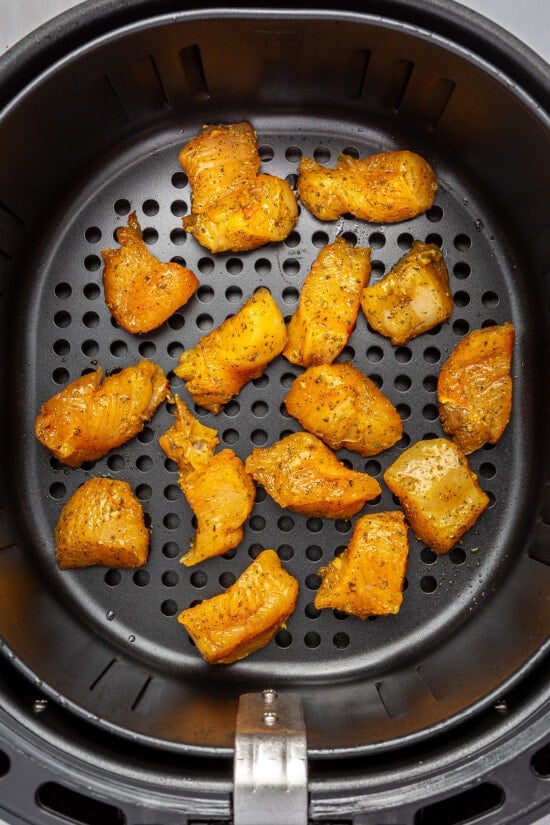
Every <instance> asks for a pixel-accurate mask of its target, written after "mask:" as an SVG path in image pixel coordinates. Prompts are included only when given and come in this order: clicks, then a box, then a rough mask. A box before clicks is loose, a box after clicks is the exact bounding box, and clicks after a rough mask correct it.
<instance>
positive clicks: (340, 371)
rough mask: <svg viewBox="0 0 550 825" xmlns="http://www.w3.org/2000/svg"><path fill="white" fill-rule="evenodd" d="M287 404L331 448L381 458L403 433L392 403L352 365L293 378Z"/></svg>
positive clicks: (320, 368)
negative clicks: (381, 454) (379, 455)
mask: <svg viewBox="0 0 550 825" xmlns="http://www.w3.org/2000/svg"><path fill="white" fill-rule="evenodd" d="M285 405H286V408H287V410H288V412H289V413H290V415H292V416H294V418H296V419H298V421H299V422H300V424H301V425H302V427H303V428H304V430H307V431H308V432H310V433H313V434H314V435H316V436H317V437H318V438H320V439H321V440H322V441H324V442H325V444H328V446H329V447H330V448H331V449H332V450H340V449H341V448H342V447H345V448H346V449H348V450H353V451H354V452H356V453H359V455H363V456H369V455H376V454H377V453H381V452H382V451H383V450H387V449H388V448H389V447H392V446H393V445H394V444H395V443H396V442H397V441H399V439H400V438H401V436H402V434H403V424H402V422H401V418H400V417H399V413H398V412H397V410H396V409H395V407H394V406H393V404H392V403H391V401H390V400H389V399H388V398H386V396H385V395H384V394H383V393H382V392H380V390H379V389H378V387H377V386H376V384H374V383H373V382H372V381H371V380H370V378H368V377H367V376H366V375H365V374H364V373H363V372H361V371H360V370H358V369H357V367H355V366H354V365H353V364H351V363H350V362H345V363H339V364H324V365H321V366H318V367H309V368H308V369H307V370H306V371H305V372H304V373H302V375H299V376H298V377H297V378H296V379H295V380H294V383H293V385H292V387H291V388H290V390H289V392H288V395H287V397H286V399H285Z"/></svg>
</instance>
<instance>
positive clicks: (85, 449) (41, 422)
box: [34, 360, 168, 467]
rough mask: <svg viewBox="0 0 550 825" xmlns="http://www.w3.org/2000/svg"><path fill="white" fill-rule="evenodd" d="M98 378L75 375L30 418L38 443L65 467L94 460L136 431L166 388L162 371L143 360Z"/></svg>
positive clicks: (89, 375) (166, 383)
mask: <svg viewBox="0 0 550 825" xmlns="http://www.w3.org/2000/svg"><path fill="white" fill-rule="evenodd" d="M101 379H102V370H101V369H99V370H96V371H95V372H91V373H88V374H86V375H83V376H82V378H77V380H76V381H73V382H72V383H71V384H69V385H68V386H67V387H65V389H63V390H61V391H60V392H58V393H57V394H56V395H54V396H52V398H50V399H49V400H48V401H46V402H45V403H44V404H43V405H42V409H41V410H40V413H39V414H38V416H37V418H36V421H35V425H34V431H35V434H36V437H37V438H38V440H39V441H40V443H41V444H43V445H44V447H47V448H48V450H50V451H51V452H52V453H53V454H54V456H55V457H56V458H57V459H59V461H62V462H63V463H64V464H68V465H69V467H79V466H80V465H81V464H82V463H83V462H84V461H96V460H97V459H98V458H101V457H102V456H104V455H106V454H107V453H108V452H109V450H112V449H113V448H114V447H118V446H120V445H121V444H124V443H125V442H126V441H129V440H130V439H131V438H133V437H134V436H135V435H137V434H138V433H139V432H141V430H142V429H143V427H144V425H145V422H146V421H149V419H150V418H152V416H153V414H154V412H155V410H156V409H157V407H158V405H159V404H160V403H161V402H162V401H163V400H164V399H165V398H166V395H167V392H168V381H167V380H166V376H165V375H164V373H163V371H162V370H161V369H160V367H158V366H157V365H156V364H152V363H151V362H150V361H145V360H142V361H140V362H139V363H138V364H135V365H134V366H131V367H126V368H125V369H123V370H121V372H118V373H114V374H113V375H110V376H109V377H108V378H106V379H105V380H104V381H103V382H102V380H101Z"/></svg>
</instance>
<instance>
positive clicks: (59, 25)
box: [3, 2, 548, 752]
mask: <svg viewBox="0 0 550 825" xmlns="http://www.w3.org/2000/svg"><path fill="white" fill-rule="evenodd" d="M150 5H151V4H148V3H132V4H130V5H129V6H128V7H127V8H126V7H123V8H122V9H121V7H120V5H118V4H117V6H116V8H115V4H113V3H110V2H109V3H90V4H88V3H86V4H84V5H83V7H81V8H79V9H78V15H76V11H77V10H74V12H69V13H67V14H66V15H64V16H62V17H60V18H59V19H58V20H57V21H54V22H53V23H51V24H48V25H47V26H46V27H44V29H43V30H42V31H41V32H40V33H39V35H38V36H39V37H42V36H46V35H47V32H48V30H49V31H51V30H52V29H55V31H56V35H59V36H56V41H55V46H48V49H51V48H56V49H58V48H59V46H60V43H61V42H63V43H65V44H67V45H69V44H70V47H71V48H72V47H73V46H74V45H76V41H77V40H78V39H81V38H82V33H88V32H89V30H90V29H88V28H87V26H86V25H84V26H83V25H82V23H83V21H84V20H85V19H86V17H87V15H88V14H90V20H89V21H88V26H90V27H92V25H95V32H94V33H95V34H98V35H99V34H100V31H99V29H100V27H101V28H102V29H103V30H109V29H110V27H111V26H112V25H113V23H114V22H115V21H119V20H120V21H121V20H122V17H123V16H126V14H128V15H129V14H130V13H131V14H132V16H133V17H134V18H135V17H137V16H138V15H140V16H141V15H142V14H143V15H144V16H145V15H146V14H147V12H148V10H149V7H150ZM160 5H161V4H156V5H155V6H154V11H155V16H157V15H158V14H159V12H160V8H159V6H160ZM173 5H174V4H169V3H168V4H167V3H164V4H162V9H163V10H164V13H165V14H167V13H169V11H173V10H174V9H173ZM381 5H382V6H384V7H385V9H386V10H387V6H388V5H390V4H381ZM391 8H392V10H398V11H399V12H400V13H402V14H403V16H404V17H405V12H406V10H407V9H410V5H409V4H401V3H395V4H391ZM250 10H251V11H252V12H253V11H254V7H251V9H250ZM350 11H355V9H350ZM369 11H370V10H369ZM431 11H433V13H434V15H435V17H437V19H438V22H440V23H441V24H444V27H445V29H446V32H445V33H446V34H447V33H448V30H449V29H450V28H454V29H455V30H456V28H457V27H458V26H460V25H464V26H465V27H466V29H467V31H468V32H469V34H470V35H472V31H471V26H472V23H473V21H476V22H477V20H478V18H477V16H476V15H472V14H470V13H468V12H466V11H465V10H462V9H460V10H458V8H457V7H455V6H454V4H450V3H441V2H438V3H433V9H432V10H431ZM241 12H242V7H240V8H239V10H238V13H241ZM204 13H205V14H206V15H207V16H208V14H210V10H208V11H205V12H204ZM278 13H279V12H278V11H277V10H274V11H273V12H272V14H273V15H274V16H276V15H277V14H278ZM284 13H285V12H283V11H281V14H284ZM311 13H312V15H313V14H314V12H313V11H312V12H311ZM425 13H426V12H424V11H423V14H425ZM217 14H222V15H224V16H225V15H227V16H229V15H231V14H232V11H231V10H229V9H226V8H220V9H219V11H217V10H215V9H214V8H213V9H212V16H213V17H214V16H216V15H217ZM292 14H299V12H297V11H295V10H293V12H292ZM407 14H408V12H407ZM98 15H99V20H98V19H97V16H98ZM322 15H323V12H317V14H315V16H316V17H322ZM75 16H76V19H75ZM92 20H93V21H95V23H94V24H92ZM124 22H125V24H127V23H128V21H127V20H125V21H124ZM103 27H104V28H103ZM492 29H493V27H490V26H486V25H485V24H484V23H483V24H482V25H481V28H480V26H478V31H488V30H491V31H492ZM60 32H61V34H60ZM494 34H495V32H494V31H493V35H494ZM497 34H498V37H496V38H493V39H492V41H491V42H492V47H491V51H492V52H493V53H495V54H496V53H500V54H502V55H506V64H507V68H510V66H511V64H510V52H509V50H508V49H507V48H505V47H506V46H508V45H510V44H509V41H512V42H513V44H514V45H517V41H515V40H514V39H513V38H510V37H509V36H507V37H503V36H501V34H500V32H498V33H497ZM34 37H35V36H34V35H31V36H30V37H29V38H27V39H26V41H25V42H24V43H22V44H20V46H19V47H16V53H15V56H13V55H12V56H11V57H10V55H9V54H8V58H10V60H11V65H10V60H8V65H7V69H6V68H5V66H4V67H3V68H5V71H6V76H7V78H8V87H9V85H10V83H11V84H17V83H18V82H21V83H24V73H25V71H28V66H29V63H34V65H35V66H37V65H38V63H39V62H40V61H41V60H44V61H46V62H47V59H48V58H47V56H46V55H43V53H42V50H41V48H40V47H39V46H38V44H37V42H36V40H34ZM478 38H479V35H478V34H477V33H476V35H475V39H476V40H477V39H478ZM495 43H497V45H496V46H495ZM501 44H502V50H501V48H500V47H501ZM26 48H28V49H29V51H30V58H29V63H27V64H26V66H25V69H23V70H21V68H20V67H19V69H18V68H17V67H16V66H15V63H14V62H13V61H16V60H17V59H18V54H19V60H21V57H22V55H23V54H24V52H25V49H26ZM33 53H34V54H33ZM518 54H520V55H521V56H522V58H523V59H522V60H521V61H520V60H519V58H518V63H517V65H516V66H514V68H515V69H516V70H517V72H518V73H519V74H521V73H522V72H523V71H524V67H525V65H526V62H527V63H528V64H529V65H530V66H532V70H533V71H532V73H531V83H530V88H531V90H532V91H533V92H535V91H536V93H537V97H538V99H539V100H541V97H539V96H538V95H539V93H541V92H544V91H545V92H548V88H547V85H548V84H547V83H546V89H544V86H545V84H544V83H543V82H542V80H543V79H544V72H543V66H544V64H543V62H542V61H540V60H538V59H536V58H535V57H534V56H533V55H532V54H531V53H530V52H529V50H528V49H525V48H520V49H519V50H518ZM12 88H13V85H12ZM543 655H544V651H543V650H541V651H540V653H539V655H538V657H535V658H534V659H533V661H532V663H530V664H529V665H528V666H526V668H525V670H526V671H527V670H528V669H530V667H531V664H533V665H534V664H535V660H536V659H540V658H542V656H543ZM23 669H24V668H23ZM27 675H29V676H31V673H30V672H27ZM523 675H524V672H523V670H522V669H520V670H519V671H518V672H517V673H516V674H515V675H514V677H513V679H512V680H511V681H510V682H509V683H507V685H506V687H511V686H512V684H515V683H516V682H517V681H518V680H520V679H521V678H522V677H523ZM44 690H45V692H48V690H49V689H48V688H46V686H44ZM51 695H52V696H56V698H60V696H59V694H58V693H56V692H55V691H54V690H51ZM496 695H497V694H496V693H494V694H491V695H489V696H487V697H486V701H485V702H484V703H483V705H486V704H487V703H491V702H493V701H494V699H495V697H496ZM69 705H70V703H69ZM112 729H113V731H116V730H117V726H116V725H113V726H112ZM220 752H223V749H221V751H220Z"/></svg>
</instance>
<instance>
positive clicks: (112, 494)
mask: <svg viewBox="0 0 550 825" xmlns="http://www.w3.org/2000/svg"><path fill="white" fill-rule="evenodd" d="M55 552H56V557H57V562H58V564H59V566H60V567H61V569H62V570H67V569H68V568H71V567H91V566H93V565H103V566H104V567H140V566H141V565H143V564H145V562H146V561H147V556H148V553H149V532H148V530H147V528H146V526H145V521H144V518H143V509H142V507H141V504H140V503H139V501H138V500H137V498H136V497H135V495H134V494H133V492H132V488H131V487H130V485H129V484H128V483H127V482H126V481H119V480H116V479H112V478H90V479H89V480H88V481H85V482H84V484H82V485H81V486H80V487H79V488H78V489H77V490H76V491H75V492H74V493H73V494H72V496H71V497H70V499H69V500H68V501H67V503H66V504H65V506H64V507H63V509H62V511H61V514H60V516H59V520H58V522H57V525H56V528H55Z"/></svg>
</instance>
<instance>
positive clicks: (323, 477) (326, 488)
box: [245, 432, 380, 519]
mask: <svg viewBox="0 0 550 825" xmlns="http://www.w3.org/2000/svg"><path fill="white" fill-rule="evenodd" d="M245 467H246V470H247V472H249V473H250V475H251V476H252V477H253V478H254V479H255V480H256V481H257V482H259V483H260V484H263V486H264V487H265V489H266V490H267V492H268V493H269V495H270V496H271V498H273V499H274V500H275V501H276V502H277V504H279V505H280V506H281V507H288V508H289V510H294V511H295V512H296V513H303V514H304V515H307V516H317V517H319V518H338V519H345V518H351V517H352V516H353V515H355V513H357V512H359V510H360V509H361V508H362V507H363V505H364V504H365V502H366V501H370V500H371V499H373V498H376V496H377V495H378V494H379V493H380V485H379V484H378V482H377V481H376V479H374V478H372V477H371V476H369V475H367V473H359V472H356V471H355V470H348V468H347V467H346V466H344V464H342V463H341V462H340V461H338V459H337V458H336V456H335V455H334V453H333V452H332V451H331V450H329V448H328V447H327V446H326V445H325V444H323V442H322V441H320V439H318V438H317V437H316V436H314V435H311V434H310V433H305V432H299V433H292V434H291V435H288V436H285V438H282V439H281V440H280V441H277V442H276V443H275V444H273V445H272V446H271V447H255V448H254V449H253V450H252V454H251V455H250V456H248V458H247V459H246V462H245Z"/></svg>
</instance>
